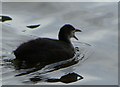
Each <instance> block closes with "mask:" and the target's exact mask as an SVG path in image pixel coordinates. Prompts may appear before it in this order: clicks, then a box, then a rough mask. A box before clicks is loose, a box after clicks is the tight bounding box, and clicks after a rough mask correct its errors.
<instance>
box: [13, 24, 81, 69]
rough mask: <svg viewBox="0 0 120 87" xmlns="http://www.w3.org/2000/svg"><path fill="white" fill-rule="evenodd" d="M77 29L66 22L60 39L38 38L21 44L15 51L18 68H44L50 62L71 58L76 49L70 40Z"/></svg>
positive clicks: (15, 61)
mask: <svg viewBox="0 0 120 87" xmlns="http://www.w3.org/2000/svg"><path fill="white" fill-rule="evenodd" d="M75 32H81V30H78V29H75V28H74V27H73V26H72V25H70V24H65V25H64V26H63V27H62V28H61V29H60V31H59V35H58V37H59V39H58V40H57V39H50V38H37V39H34V40H30V41H28V42H25V43H23V44H21V45H20V46H19V47H18V48H17V49H16V50H15V51H14V55H15V57H16V58H15V59H14V65H15V67H16V69H27V68H33V67H39V69H41V68H43V67H44V66H46V65H48V64H52V63H55V62H59V61H63V60H67V59H70V58H72V57H73V56H74V54H75V50H74V47H73V45H72V43H71V41H70V38H72V37H74V38H75V39H77V38H76V36H75V34H74V33H75Z"/></svg>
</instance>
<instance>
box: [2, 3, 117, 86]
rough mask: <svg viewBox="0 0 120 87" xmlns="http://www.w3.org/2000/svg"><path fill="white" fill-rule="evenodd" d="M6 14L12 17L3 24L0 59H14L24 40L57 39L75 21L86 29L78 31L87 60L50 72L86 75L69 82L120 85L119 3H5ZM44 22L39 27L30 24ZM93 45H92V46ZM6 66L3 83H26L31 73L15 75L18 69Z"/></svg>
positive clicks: (50, 74) (55, 75)
mask: <svg viewBox="0 0 120 87" xmlns="http://www.w3.org/2000/svg"><path fill="white" fill-rule="evenodd" d="M2 15H7V16H9V17H11V18H12V20H11V21H6V22H3V23H0V24H2V37H0V39H1V40H2V43H0V44H2V45H0V48H1V49H2V50H0V55H1V57H0V61H1V64H2V58H3V59H13V58H14V55H13V54H12V51H13V50H15V49H16V48H17V47H18V46H19V45H20V44H21V43H23V42H26V41H28V40H31V39H35V38H38V37H48V38H55V39H57V35H58V32H59V29H60V27H61V26H63V25H64V24H68V23H69V24H72V25H73V26H74V27H76V28H78V29H81V30H82V31H83V32H81V33H77V34H76V36H77V37H78V38H79V41H75V40H74V39H72V42H73V44H74V46H79V48H80V49H82V47H83V49H84V51H83V50H80V52H84V54H85V57H86V59H87V60H85V61H84V62H83V61H80V62H79V63H78V64H76V65H74V66H71V67H68V68H64V69H60V70H57V71H54V72H50V73H47V74H46V75H47V76H48V77H58V78H59V77H60V76H62V75H64V74H65V73H68V72H76V73H78V74H80V75H81V76H83V77H84V79H83V80H79V81H77V82H74V83H70V84H67V85H117V84H118V4H117V2H99V3H97V2H3V3H2ZM33 24H40V26H39V27H38V28H34V29H30V28H27V27H26V26H28V25H33ZM86 43H87V44H86ZM88 44H90V45H91V46H89V45H88ZM0 68H1V69H2V74H1V75H2V84H3V85H25V84H33V83H25V82H24V81H26V80H28V77H30V76H31V75H27V76H21V77H15V75H16V73H17V72H16V71H15V70H14V69H13V68H10V67H9V66H8V65H7V67H6V66H4V65H3V66H0ZM34 85H66V84H65V83H61V82H58V83H48V82H38V83H36V84H34Z"/></svg>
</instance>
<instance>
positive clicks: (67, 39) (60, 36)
mask: <svg viewBox="0 0 120 87" xmlns="http://www.w3.org/2000/svg"><path fill="white" fill-rule="evenodd" d="M58 37H59V40H60V41H64V42H66V43H69V44H71V41H70V38H69V37H68V36H66V35H64V34H59V36H58Z"/></svg>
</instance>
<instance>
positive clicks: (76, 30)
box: [73, 29, 82, 40]
mask: <svg viewBox="0 0 120 87" xmlns="http://www.w3.org/2000/svg"><path fill="white" fill-rule="evenodd" d="M75 32H82V31H81V30H79V29H75ZM73 38H75V39H76V40H78V38H77V37H76V36H75V35H74V36H73Z"/></svg>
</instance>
